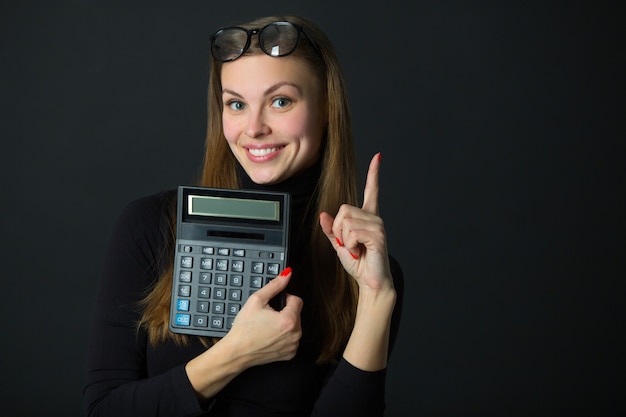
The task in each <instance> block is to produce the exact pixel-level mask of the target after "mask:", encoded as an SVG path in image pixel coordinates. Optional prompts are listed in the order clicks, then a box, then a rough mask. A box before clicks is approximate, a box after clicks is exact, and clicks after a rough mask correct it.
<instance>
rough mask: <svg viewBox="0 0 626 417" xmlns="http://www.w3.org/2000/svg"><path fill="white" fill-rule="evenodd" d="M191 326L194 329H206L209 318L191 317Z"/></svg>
mask: <svg viewBox="0 0 626 417" xmlns="http://www.w3.org/2000/svg"><path fill="white" fill-rule="evenodd" d="M193 325H194V326H196V327H208V326H209V318H208V317H207V316H193Z"/></svg>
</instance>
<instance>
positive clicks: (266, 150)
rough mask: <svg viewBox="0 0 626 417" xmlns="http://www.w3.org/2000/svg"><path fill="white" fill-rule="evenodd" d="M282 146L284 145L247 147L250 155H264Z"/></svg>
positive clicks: (276, 150)
mask: <svg viewBox="0 0 626 417" xmlns="http://www.w3.org/2000/svg"><path fill="white" fill-rule="evenodd" d="M282 148H284V146H277V147H275V148H263V149H253V148H248V152H250V154H251V155H252V156H266V155H269V154H271V153H274V152H278V151H279V150H281V149H282Z"/></svg>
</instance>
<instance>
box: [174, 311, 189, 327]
mask: <svg viewBox="0 0 626 417" xmlns="http://www.w3.org/2000/svg"><path fill="white" fill-rule="evenodd" d="M176 325H177V326H189V325H191V316H190V315H189V314H177V315H176Z"/></svg>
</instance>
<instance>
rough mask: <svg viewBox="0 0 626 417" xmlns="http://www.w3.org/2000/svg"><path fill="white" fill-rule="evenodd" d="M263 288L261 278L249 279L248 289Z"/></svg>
mask: <svg viewBox="0 0 626 417" xmlns="http://www.w3.org/2000/svg"><path fill="white" fill-rule="evenodd" d="M262 286H263V277H250V287H252V288H261V287H262Z"/></svg>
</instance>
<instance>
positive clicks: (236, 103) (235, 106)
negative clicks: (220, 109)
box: [226, 100, 246, 111]
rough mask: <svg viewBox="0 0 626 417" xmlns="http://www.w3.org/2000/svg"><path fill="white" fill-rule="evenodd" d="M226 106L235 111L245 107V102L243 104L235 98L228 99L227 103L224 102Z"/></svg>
mask: <svg viewBox="0 0 626 417" xmlns="http://www.w3.org/2000/svg"><path fill="white" fill-rule="evenodd" d="M226 106H228V108H229V109H231V110H235V111H238V110H243V109H245V108H246V105H245V104H243V103H242V102H241V101H236V100H233V101H229V102H228V103H226Z"/></svg>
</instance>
